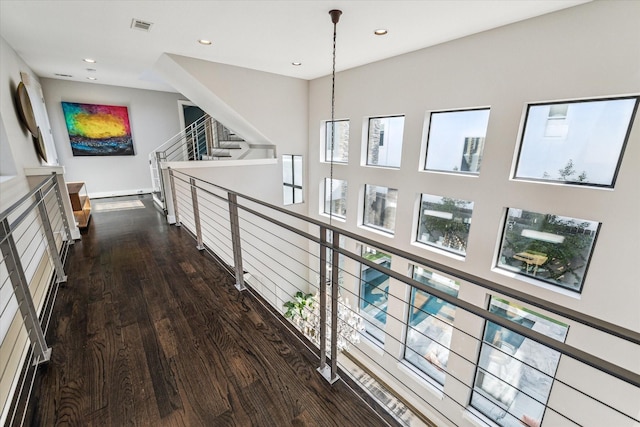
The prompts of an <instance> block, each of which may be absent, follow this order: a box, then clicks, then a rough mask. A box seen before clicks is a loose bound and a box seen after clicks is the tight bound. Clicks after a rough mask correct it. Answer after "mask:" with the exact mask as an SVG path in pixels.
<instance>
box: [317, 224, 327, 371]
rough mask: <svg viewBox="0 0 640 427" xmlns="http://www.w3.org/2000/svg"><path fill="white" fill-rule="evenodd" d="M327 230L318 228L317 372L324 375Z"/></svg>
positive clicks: (325, 359)
mask: <svg viewBox="0 0 640 427" xmlns="http://www.w3.org/2000/svg"><path fill="white" fill-rule="evenodd" d="M327 249H328V247H327V228H326V227H322V226H321V227H320V283H319V284H318V287H319V291H320V301H319V304H320V367H319V368H318V372H320V374H322V376H323V377H325V378H326V379H327V381H328V380H329V377H328V376H327V375H325V373H326V369H327Z"/></svg>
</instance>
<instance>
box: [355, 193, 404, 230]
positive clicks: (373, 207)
mask: <svg viewBox="0 0 640 427" xmlns="http://www.w3.org/2000/svg"><path fill="white" fill-rule="evenodd" d="M397 204H398V190H396V189H394V188H387V187H380V186H377V185H368V184H367V185H365V186H364V220H363V224H364V225H367V226H369V227H373V228H376V229H379V230H382V231H385V232H387V233H391V234H393V231H394V229H395V226H396V206H397Z"/></svg>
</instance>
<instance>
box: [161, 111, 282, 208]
mask: <svg viewBox="0 0 640 427" xmlns="http://www.w3.org/2000/svg"><path fill="white" fill-rule="evenodd" d="M245 158H276V146H275V145H273V144H253V143H250V142H249V141H246V140H244V139H243V138H242V137H241V136H239V135H238V134H236V133H235V132H234V131H232V130H231V129H229V128H227V127H225V126H224V125H223V124H222V123H220V122H219V121H217V120H216V119H214V118H213V117H211V116H209V115H208V114H205V115H204V116H202V117H201V118H200V119H198V120H197V121H196V122H194V123H192V124H191V125H189V126H187V127H186V128H185V129H184V130H182V131H180V132H179V133H178V134H176V135H174V136H173V137H172V138H170V139H169V140H168V141H167V142H165V143H164V144H162V145H161V146H160V147H158V148H156V149H155V150H154V151H152V152H151V153H149V169H150V172H151V183H152V187H153V196H154V200H155V201H156V203H157V204H158V205H160V207H161V208H162V209H166V206H165V197H164V191H165V188H164V181H163V178H162V169H164V168H166V167H167V165H169V164H170V163H172V162H192V161H197V162H207V161H220V160H227V161H232V160H242V159H245Z"/></svg>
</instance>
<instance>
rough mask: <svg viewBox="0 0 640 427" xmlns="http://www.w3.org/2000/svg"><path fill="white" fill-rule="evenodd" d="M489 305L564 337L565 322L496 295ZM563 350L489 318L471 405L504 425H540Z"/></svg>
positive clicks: (506, 315)
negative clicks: (558, 349) (523, 334)
mask: <svg viewBox="0 0 640 427" xmlns="http://www.w3.org/2000/svg"><path fill="white" fill-rule="evenodd" d="M489 311H491V312H492V313H496V314H498V315H499V316H501V317H503V318H505V319H508V320H509V321H511V322H514V323H518V324H520V325H522V326H525V327H527V328H530V329H534V330H536V331H538V332H540V333H542V334H545V335H547V336H548V337H551V338H554V339H556V340H558V341H562V342H564V340H565V338H566V336H567V329H568V326H567V325H565V324H564V323H562V322H559V321H557V320H554V319H551V318H549V317H547V316H543V315H541V314H538V313H536V312H534V311H531V310H528V309H526V308H523V307H519V306H517V305H515V304H513V303H510V302H508V301H504V300H502V299H498V298H495V297H493V298H491V304H490V307H489ZM559 360H560V353H558V352H557V351H555V350H552V349H550V348H548V347H546V346H544V345H542V344H539V343H537V342H535V341H533V340H530V339H528V338H525V337H523V336H522V335H520V334H518V333H516V332H514V331H512V330H510V329H508V328H503V327H502V326H498V325H497V324H495V323H493V322H489V321H487V322H486V325H485V330H484V336H483V340H482V348H481V350H480V359H479V361H478V367H477V368H476V378H475V382H474V387H473V393H472V395H471V406H473V407H474V408H476V409H477V410H479V411H480V412H482V413H483V414H484V415H486V416H487V417H488V418H490V419H491V420H493V421H494V422H495V423H497V424H498V425H500V426H506V427H522V426H523V425H529V426H535V425H540V423H541V421H542V416H543V414H544V409H545V405H546V404H547V400H548V398H549V393H550V392H551V386H552V384H553V377H554V376H555V372H556V369H557V367H558V361H559Z"/></svg>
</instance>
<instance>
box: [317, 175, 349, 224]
mask: <svg viewBox="0 0 640 427" xmlns="http://www.w3.org/2000/svg"><path fill="white" fill-rule="evenodd" d="M323 212H324V213H325V214H327V215H329V214H331V215H335V216H338V217H340V218H345V217H346V216H347V181H343V180H340V179H333V180H332V179H330V178H325V179H324V211H323Z"/></svg>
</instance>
